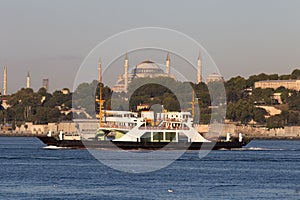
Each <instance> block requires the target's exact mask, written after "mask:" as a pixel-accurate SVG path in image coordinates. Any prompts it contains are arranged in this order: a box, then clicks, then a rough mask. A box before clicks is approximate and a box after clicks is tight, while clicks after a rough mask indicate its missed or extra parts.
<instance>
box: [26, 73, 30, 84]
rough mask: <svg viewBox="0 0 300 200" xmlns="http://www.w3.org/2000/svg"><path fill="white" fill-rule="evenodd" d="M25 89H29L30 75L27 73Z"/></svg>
mask: <svg viewBox="0 0 300 200" xmlns="http://www.w3.org/2000/svg"><path fill="white" fill-rule="evenodd" d="M26 88H30V74H29V72H28V73H27V77H26Z"/></svg>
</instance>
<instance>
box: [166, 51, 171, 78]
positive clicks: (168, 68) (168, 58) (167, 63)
mask: <svg viewBox="0 0 300 200" xmlns="http://www.w3.org/2000/svg"><path fill="white" fill-rule="evenodd" d="M166 73H167V74H168V76H170V55H169V53H168V54H167V59H166Z"/></svg>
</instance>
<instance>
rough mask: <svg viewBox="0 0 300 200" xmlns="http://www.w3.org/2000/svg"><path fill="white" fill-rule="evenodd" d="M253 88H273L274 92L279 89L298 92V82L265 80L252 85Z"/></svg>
mask: <svg viewBox="0 0 300 200" xmlns="http://www.w3.org/2000/svg"><path fill="white" fill-rule="evenodd" d="M254 87H255V88H262V89H266V88H273V89H274V90H275V89H277V88H279V87H285V88H286V89H290V90H297V91H299V90H300V80H266V81H258V82H255V83H254Z"/></svg>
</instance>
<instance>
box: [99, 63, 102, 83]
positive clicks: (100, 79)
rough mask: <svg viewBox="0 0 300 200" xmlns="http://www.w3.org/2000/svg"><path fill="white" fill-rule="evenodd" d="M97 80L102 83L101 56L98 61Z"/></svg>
mask: <svg viewBox="0 0 300 200" xmlns="http://www.w3.org/2000/svg"><path fill="white" fill-rule="evenodd" d="M98 82H99V83H102V66H101V58H100V57H99V61H98Z"/></svg>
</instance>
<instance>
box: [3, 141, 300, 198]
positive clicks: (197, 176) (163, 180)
mask: <svg viewBox="0 0 300 200" xmlns="http://www.w3.org/2000/svg"><path fill="white" fill-rule="evenodd" d="M44 146H45V145H44V144H43V143H41V142H40V141H39V140H38V139H37V138H13V137H0V199H239V200H240V199H300V180H299V178H300V141H297V140H296V141H287V140H282V141H280V140H277V141H276V140H254V141H252V142H251V143H249V144H248V145H247V147H246V148H243V149H237V150H218V151H211V152H210V153H209V154H208V155H207V156H205V157H204V158H201V159H200V158H199V152H197V151H187V152H186V153H185V154H183V155H182V156H181V157H180V158H179V159H178V160H176V161H175V162H173V163H172V164H170V165H169V166H167V167H165V168H162V169H160V170H157V171H153V172H149V173H140V174H136V173H126V172H122V171H116V170H114V169H112V168H110V167H108V166H105V165H103V164H102V163H101V162H99V161H98V160H96V159H95V158H94V157H93V156H92V155H91V154H90V153H89V151H87V150H70V149H56V150H50V149H45V148H43V147H44ZM105 153H108V154H109V153H111V155H112V158H111V159H114V158H113V155H114V153H115V152H109V151H105ZM164 153H165V154H170V155H171V154H172V153H175V152H174V151H166V152H164ZM120 163H122V159H120ZM134 164H135V161H134V160H132V165H133V166H134Z"/></svg>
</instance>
